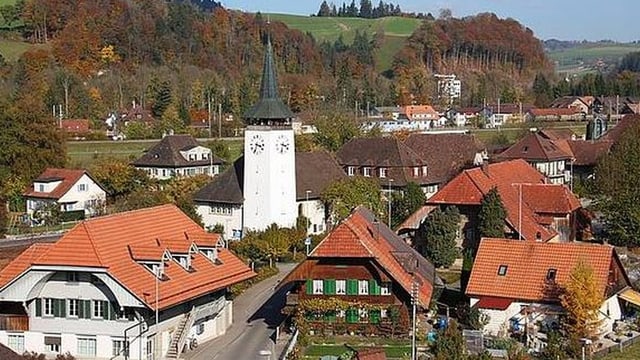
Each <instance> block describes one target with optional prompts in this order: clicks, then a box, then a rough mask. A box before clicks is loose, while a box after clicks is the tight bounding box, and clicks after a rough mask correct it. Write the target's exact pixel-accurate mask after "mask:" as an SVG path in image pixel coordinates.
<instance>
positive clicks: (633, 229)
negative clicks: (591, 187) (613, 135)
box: [595, 123, 640, 246]
mask: <svg viewBox="0 0 640 360" xmlns="http://www.w3.org/2000/svg"><path fill="white" fill-rule="evenodd" d="M595 179H596V187H597V191H598V193H599V198H600V201H599V203H600V204H599V205H600V209H601V211H602V213H603V215H604V221H605V236H606V238H607V240H608V241H609V242H610V243H611V244H613V245H616V246H640V239H639V238H638V234H639V233H640V207H638V199H640V188H639V187H638V179H640V124H637V123H634V124H633V125H632V126H630V127H629V128H628V129H626V130H625V132H624V134H623V135H622V136H621V138H620V140H619V141H618V143H616V144H615V146H614V147H613V148H612V150H611V152H610V153H609V154H607V155H605V156H604V157H603V158H601V159H600V161H599V162H598V165H597V166H596V170H595Z"/></svg>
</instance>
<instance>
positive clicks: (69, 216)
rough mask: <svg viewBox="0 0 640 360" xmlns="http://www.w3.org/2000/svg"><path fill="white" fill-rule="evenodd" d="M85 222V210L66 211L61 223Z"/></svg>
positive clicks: (61, 215)
mask: <svg viewBox="0 0 640 360" xmlns="http://www.w3.org/2000/svg"><path fill="white" fill-rule="evenodd" d="M80 220H84V210H73V211H64V212H62V213H61V214H60V221H61V222H71V221H80Z"/></svg>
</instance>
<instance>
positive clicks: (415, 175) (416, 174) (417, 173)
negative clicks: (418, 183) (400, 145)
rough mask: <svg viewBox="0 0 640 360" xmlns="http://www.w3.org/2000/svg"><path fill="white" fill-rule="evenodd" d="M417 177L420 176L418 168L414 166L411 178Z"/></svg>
mask: <svg viewBox="0 0 640 360" xmlns="http://www.w3.org/2000/svg"><path fill="white" fill-rule="evenodd" d="M418 176H420V168H419V167H417V166H416V167H414V168H413V177H418Z"/></svg>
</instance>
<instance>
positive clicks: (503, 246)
mask: <svg viewBox="0 0 640 360" xmlns="http://www.w3.org/2000/svg"><path fill="white" fill-rule="evenodd" d="M581 260H582V261H585V262H586V264H587V265H589V266H591V267H592V269H593V271H594V274H595V278H596V281H597V282H598V286H599V287H600V289H601V291H602V295H603V297H604V302H603V303H602V306H601V308H600V311H599V315H600V319H601V320H602V326H601V330H600V332H601V334H600V335H604V334H606V333H608V332H610V331H612V329H613V324H614V322H615V321H616V320H620V319H621V318H622V307H621V300H620V299H619V296H618V294H620V293H621V290H625V289H628V288H629V287H630V281H629V279H628V277H627V275H626V273H625V271H624V268H623V267H622V264H621V262H620V259H619V258H618V256H617V255H616V252H615V249H614V248H613V247H612V246H609V245H600V244H586V243H576V242H565V243H543V242H532V241H518V240H512V239H491V238H484V239H482V241H481V242H480V246H479V248H478V252H477V254H476V258H475V261H474V263H473V269H472V271H471V277H470V279H469V284H468V286H467V289H466V294H467V296H468V297H469V298H470V305H471V306H472V307H476V308H478V309H479V310H480V311H481V312H482V313H484V314H485V315H487V316H488V324H487V325H486V326H485V327H484V332H485V333H488V334H492V335H498V336H508V335H509V334H512V333H520V334H526V335H530V338H529V339H528V340H533V336H534V335H535V333H536V332H537V331H539V330H543V329H545V328H554V327H557V326H559V325H560V322H559V320H558V317H559V316H560V315H561V314H563V313H564V309H563V308H562V306H561V303H560V299H559V295H560V293H561V289H562V288H563V287H564V286H565V285H566V284H567V283H568V282H569V279H570V276H571V271H572V270H573V269H574V268H575V267H576V265H577V264H578V263H579V262H580V261H581Z"/></svg>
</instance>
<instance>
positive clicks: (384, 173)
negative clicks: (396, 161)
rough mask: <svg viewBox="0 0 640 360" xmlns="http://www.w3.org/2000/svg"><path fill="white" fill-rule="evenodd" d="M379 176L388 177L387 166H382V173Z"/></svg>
mask: <svg viewBox="0 0 640 360" xmlns="http://www.w3.org/2000/svg"><path fill="white" fill-rule="evenodd" d="M379 176H380V177H381V178H386V177H387V168H380V174H379Z"/></svg>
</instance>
